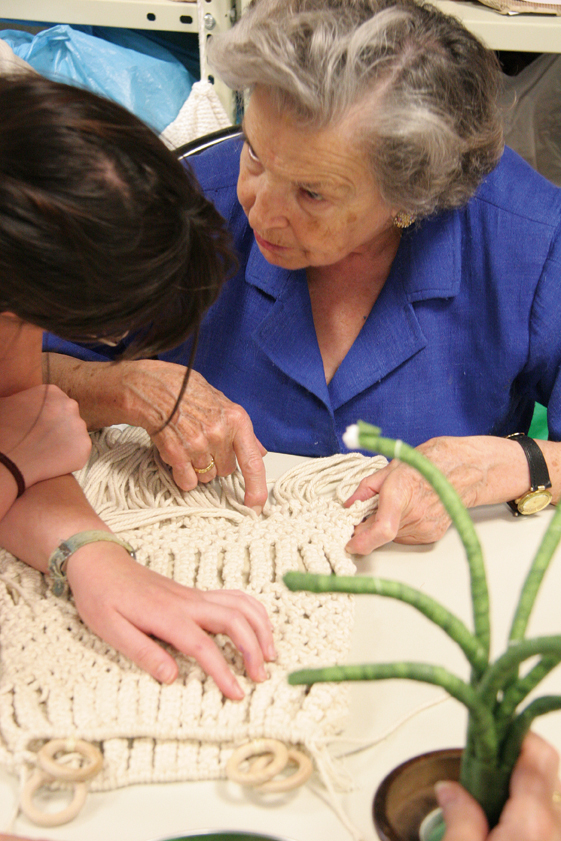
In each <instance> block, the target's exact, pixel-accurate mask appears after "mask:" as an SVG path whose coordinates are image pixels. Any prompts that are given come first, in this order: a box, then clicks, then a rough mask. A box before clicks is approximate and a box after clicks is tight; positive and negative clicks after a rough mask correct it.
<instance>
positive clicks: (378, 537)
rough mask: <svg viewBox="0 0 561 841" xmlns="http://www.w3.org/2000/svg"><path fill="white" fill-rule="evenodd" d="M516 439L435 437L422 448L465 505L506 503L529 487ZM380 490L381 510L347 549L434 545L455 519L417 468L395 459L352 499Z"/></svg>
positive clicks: (367, 480)
mask: <svg viewBox="0 0 561 841" xmlns="http://www.w3.org/2000/svg"><path fill="white" fill-rule="evenodd" d="M514 444H516V442H515V441H510V440H506V439H504V438H496V437H493V436H491V435H479V436H471V437H465V438H452V437H441V438H432V439H431V440H430V441H427V442H426V443H424V444H421V445H420V446H419V447H417V449H418V450H419V452H421V453H423V455H425V456H426V457H427V458H428V459H430V460H431V461H432V462H433V464H435V465H436V466H437V467H438V468H439V469H440V470H441V471H442V473H443V474H444V475H445V476H446V478H447V479H448V481H449V482H450V483H451V484H452V485H453V486H454V488H455V489H456V490H457V491H458V493H459V494H460V497H461V498H462V501H463V503H464V505H465V506H466V507H467V508H473V507H475V506H477V505H486V504H493V503H497V502H506V501H507V500H509V499H514V498H515V497H517V496H519V495H520V494H522V493H524V492H525V491H526V490H528V487H529V474H528V464H527V462H526V458H525V456H524V453H523V452H522V448H521V447H520V446H519V445H518V450H520V452H517V450H516V449H515V448H514V447H513V445H514ZM375 494H379V495H380V497H379V501H378V509H377V511H376V513H375V514H373V515H372V517H369V518H368V519H366V520H365V521H364V522H362V523H360V524H359V525H358V526H357V527H356V528H355V531H354V535H353V537H352V538H351V540H350V541H349V543H348V544H347V546H346V549H347V551H348V552H352V553H356V554H359V555H366V554H368V553H369V552H372V551H373V550H374V549H377V548H378V547H379V546H383V545H384V544H385V543H389V542H390V541H392V540H395V542H396V543H434V542H435V541H437V540H440V538H441V537H443V535H444V534H445V533H446V531H447V529H448V527H449V526H450V522H451V521H450V518H449V517H448V514H447V513H446V511H445V510H444V508H443V506H442V503H441V502H440V500H439V498H438V496H437V494H436V493H435V492H434V490H433V489H432V488H431V486H430V485H429V484H428V482H426V481H425V479H423V477H422V476H421V475H420V474H419V473H417V471H416V470H414V469H413V468H412V467H409V466H408V465H406V464H403V463H401V462H399V461H397V460H395V459H394V460H393V461H391V462H390V464H389V465H388V466H387V467H385V468H384V469H383V470H379V471H378V472H377V473H375V474H373V475H372V476H368V477H366V478H365V479H363V480H362V481H361V483H360V485H359V486H358V488H357V489H356V491H355V492H354V494H353V495H352V496H351V497H349V499H348V500H347V501H346V503H345V505H346V506H347V507H348V506H349V505H352V503H353V502H356V501H357V500H366V499H370V498H371V497H373V496H375Z"/></svg>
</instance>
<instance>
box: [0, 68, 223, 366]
mask: <svg viewBox="0 0 561 841" xmlns="http://www.w3.org/2000/svg"><path fill="white" fill-rule="evenodd" d="M0 114H1V119H0V311H10V312H13V313H15V314H16V315H17V316H18V317H19V318H21V319H22V320H23V321H26V322H29V323H31V324H35V325H37V326H39V327H42V328H44V329H46V330H50V331H51V332H53V333H55V334H57V335H59V336H61V337H62V338H65V339H69V340H73V341H80V340H86V339H88V338H90V339H91V338H113V337H118V336H120V335H122V334H123V333H125V332H127V331H131V332H132V334H133V340H132V342H131V344H130V345H129V347H128V348H127V350H126V351H125V353H124V356H125V357H129V358H130V357H132V356H139V355H143V356H150V355H154V354H156V353H158V352H160V351H163V350H165V349H168V348H171V347H174V346H176V345H178V344H179V343H180V342H182V341H183V340H184V339H185V338H186V337H187V336H188V335H189V334H190V333H192V332H193V331H196V329H197V326H198V324H199V322H200V319H201V317H202V315H203V313H204V312H205V310H206V309H207V308H208V307H209V306H210V304H212V303H213V301H214V300H215V299H216V297H217V295H218V292H219V290H220V286H221V284H222V281H223V279H224V277H225V276H226V275H227V274H228V273H229V272H230V271H231V270H232V269H233V266H234V262H235V261H234V258H233V256H232V253H231V251H230V238H229V235H228V233H227V231H226V228H225V223H224V220H223V219H222V217H221V216H220V215H219V214H218V212H217V211H216V210H215V208H214V207H213V205H212V204H211V203H210V202H209V201H208V200H207V199H206V198H205V197H204V196H203V194H202V192H201V190H200V188H199V186H198V184H197V182H196V180H195V179H194V177H193V176H192V175H191V174H190V173H188V172H187V171H186V170H185V169H184V167H183V166H182V165H181V164H180V163H179V161H178V160H177V159H176V157H175V155H174V154H173V152H171V151H170V150H169V149H167V148H166V146H165V145H164V144H163V143H162V142H161V141H160V140H159V139H158V137H157V136H156V135H155V134H154V133H153V132H152V131H151V130H150V129H149V128H148V127H147V126H145V125H144V124H143V123H142V122H141V121H140V120H139V119H137V118H136V117H135V116H134V115H132V114H130V113H129V112H128V111H126V110H125V109H123V108H122V107H121V106H119V105H117V104H115V103H114V102H111V101H109V100H105V99H102V98H101V97H98V96H97V95H95V94H93V93H90V92H88V91H85V90H81V89H78V88H75V87H71V86H68V85H64V84H61V83H58V82H53V81H50V80H48V79H45V78H43V77H40V76H37V75H34V74H23V75H17V76H12V77H10V78H6V77H4V78H0Z"/></svg>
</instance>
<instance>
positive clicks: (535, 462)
mask: <svg viewBox="0 0 561 841" xmlns="http://www.w3.org/2000/svg"><path fill="white" fill-rule="evenodd" d="M506 437H507V438H512V440H513V441H518V443H519V444H520V446H521V447H522V449H523V450H524V455H525V456H526V458H527V460H528V467H529V468H530V490H529V491H528V492H527V493H525V494H522V496H519V497H518V499H512V500H511V501H510V502H507V505H508V507H509V508H510V510H511V511H512V513H513V514H514V516H515V517H519V516H520V514H536V513H537V512H538V511H541V510H542V509H543V508H545V507H546V506H548V505H549V503H550V502H551V491H549V490H548V488H550V487H551V479H550V478H549V471H548V469H547V464H546V461H545V458H544V457H543V453H542V451H541V450H540V448H539V447H538V445H537V444H536V442H535V441H534V439H533V438H528V436H527V435H525V434H524V433H523V432H513V433H512V435H507V436H506Z"/></svg>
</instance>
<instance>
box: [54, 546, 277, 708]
mask: <svg viewBox="0 0 561 841" xmlns="http://www.w3.org/2000/svg"><path fill="white" fill-rule="evenodd" d="M67 573H68V582H69V584H70V587H71V589H72V593H73V595H74V601H75V603H76V608H77V610H78V612H79V614H80V616H81V618H82V619H83V621H84V622H85V623H86V624H87V625H88V626H89V627H90V628H91V629H92V631H94V632H95V633H96V634H98V635H99V636H100V637H101V638H102V639H104V640H105V641H106V642H108V643H110V645H112V646H114V647H115V648H117V649H118V650H119V651H121V652H122V653H123V654H125V655H126V656H127V657H129V658H130V659H131V660H132V661H133V662H134V663H136V664H137V665H138V666H140V668H142V669H144V670H145V671H147V672H148V673H149V674H151V675H152V677H154V678H155V679H156V680H158V681H160V682H161V683H172V682H173V681H174V680H175V678H176V677H177V671H178V670H177V664H176V662H175V660H174V658H173V657H172V655H171V654H169V653H168V652H167V651H165V650H164V649H163V648H162V646H161V645H159V644H158V642H156V640H155V639H154V638H156V639H158V640H162V641H164V642H167V643H170V644H171V645H173V647H174V648H176V649H177V650H178V651H180V652H182V653H183V654H185V655H186V656H188V657H193V658H194V659H195V660H196V661H197V662H198V663H199V665H200V666H201V668H202V669H204V671H205V672H207V673H208V674H209V675H211V676H212V677H213V678H214V680H215V681H216V684H217V686H218V687H219V689H220V690H221V691H222V692H223V693H224V695H226V696H227V697H228V698H232V699H234V700H240V699H241V698H243V695H244V693H243V690H242V688H241V686H240V684H239V683H238V681H237V680H236V678H235V676H234V674H233V673H232V672H231V671H230V668H229V667H228V664H227V663H226V660H225V659H224V657H223V655H222V653H221V652H220V649H219V648H218V646H217V645H216V643H215V642H214V641H213V640H212V639H211V637H210V636H209V634H226V635H227V636H229V637H230V639H231V640H232V642H233V643H234V645H235V646H236V648H237V649H238V650H239V651H240V653H241V654H242V656H243V660H244V665H245V668H246V671H247V673H248V675H249V677H251V678H252V679H253V680H254V681H258V682H261V681H263V680H265V679H266V678H267V673H266V670H265V662H266V661H269V660H274V659H275V656H276V654H275V648H274V643H273V635H272V630H271V623H270V621H269V618H268V616H267V612H266V610H265V608H264V607H263V605H262V604H261V603H260V602H259V601H257V599H255V598H253V597H252V596H250V595H247V594H246V593H243V592H241V591H237V590H212V591H202V590H195V589H193V588H191V587H183V586H182V585H180V584H178V583H177V582H175V581H173V580H171V579H169V578H166V577H165V576H162V575H159V574H158V573H156V572H153V571H152V570H149V569H147V568H146V567H143V566H142V565H140V564H138V563H137V562H136V561H134V560H133V559H132V558H131V557H130V556H129V555H128V553H127V552H126V551H125V550H124V549H122V548H121V547H120V546H117V545H116V544H111V543H90V544H88V545H87V546H83V547H82V548H81V549H79V550H78V551H77V552H75V553H74V554H73V555H72V556H71V558H70V560H69V562H68V568H67Z"/></svg>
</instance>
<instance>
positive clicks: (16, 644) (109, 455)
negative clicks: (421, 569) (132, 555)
mask: <svg viewBox="0 0 561 841" xmlns="http://www.w3.org/2000/svg"><path fill="white" fill-rule="evenodd" d="M93 445H94V446H93V452H92V457H91V459H90V461H89V464H88V465H87V466H86V467H85V468H84V469H83V470H82V471H81V472H80V473H79V474H77V478H78V480H79V481H80V483H81V485H82V487H83V488H84V491H85V493H86V495H87V497H88V499H89V500H90V502H91V503H92V505H93V506H94V508H95V509H96V510H97V511H98V513H99V514H100V515H101V516H102V517H103V519H104V520H105V522H106V523H108V525H109V526H110V527H111V528H112V529H113V530H114V531H115V532H117V533H119V535H121V536H122V537H124V538H125V539H126V540H127V541H129V542H130V543H131V544H132V545H133V546H134V547H135V548H136V549H137V556H138V561H139V563H142V564H146V565H147V566H150V567H151V568H152V569H154V570H156V571H158V572H160V573H163V574H164V575H167V576H170V577H172V578H174V579H175V580H176V581H179V582H180V583H182V584H185V585H188V586H197V587H200V588H204V589H215V588H220V587H227V588H240V589H243V590H246V591H248V592H250V593H252V594H253V595H254V596H256V597H257V598H259V599H260V600H261V601H262V602H263V604H264V605H265V607H266V608H267V610H268V613H269V616H270V617H271V620H272V623H273V626H274V634H275V644H276V648H277V652H278V660H277V661H276V662H275V663H273V664H270V666H269V667H268V669H269V672H270V678H269V680H267V681H265V682H264V683H262V684H258V685H256V684H253V683H252V682H251V681H250V680H249V679H248V678H247V677H246V676H245V674H244V671H243V663H242V660H241V657H240V655H239V654H238V652H237V651H236V650H235V649H234V647H233V645H232V644H231V642H230V641H229V640H228V639H226V638H222V637H219V638H217V642H218V644H219V645H220V647H221V649H222V651H223V652H224V654H225V656H226V658H227V660H228V662H229V663H230V664H231V666H232V668H233V669H234V670H235V672H236V674H237V676H238V679H239V681H240V683H241V684H242V686H243V688H244V691H245V692H246V697H245V699H244V700H243V701H241V702H232V701H229V700H227V699H225V698H224V697H223V696H222V694H221V693H220V691H219V690H218V688H217V687H216V685H215V683H214V681H213V680H212V679H211V678H209V677H207V676H206V675H205V674H204V673H203V671H202V670H201V669H200V667H199V666H198V665H197V664H196V663H195V662H194V661H193V660H191V659H189V658H186V657H183V656H179V657H178V663H179V678H178V679H177V680H176V682H175V683H174V684H172V685H171V686H162V685H160V684H159V683H157V682H156V681H155V680H153V679H152V678H151V677H149V676H148V675H147V674H146V673H144V672H142V671H141V670H140V669H139V668H137V667H136V666H134V665H133V664H132V663H131V662H130V661H129V660H128V659H127V658H125V657H124V656H122V655H121V654H119V653H118V652H117V651H115V650H114V649H113V648H111V646H109V645H107V644H106V643H104V642H103V641H102V640H101V639H100V638H99V637H97V636H96V635H94V634H93V633H91V632H90V631H89V629H88V628H87V627H86V626H85V625H84V624H83V623H82V622H81V620H80V619H79V617H78V615H77V613H76V610H75V608H74V605H73V602H72V600H70V601H67V600H64V599H59V598H56V597H55V596H53V595H52V593H51V592H50V590H49V588H48V586H47V582H46V580H45V578H44V576H43V575H41V574H40V573H38V572H36V571H35V570H33V569H31V568H30V567H28V566H27V565H25V564H23V563H21V562H19V561H17V560H16V559H15V558H13V556H11V555H9V554H8V553H7V552H0V669H1V673H0V764H2V765H3V766H5V767H7V768H8V769H9V770H11V771H13V772H14V773H17V772H20V773H21V772H22V770H25V769H29V768H30V767H32V766H33V763H34V758H35V757H36V752H37V750H38V748H40V747H41V745H42V744H43V743H44V742H45V741H47V740H49V739H57V738H69V737H70V738H71V737H76V738H78V737H79V738H81V739H85V740H87V741H90V742H93V743H95V744H97V745H99V746H100V748H101V750H102V752H103V757H104V763H103V769H102V772H101V773H100V774H99V776H98V777H96V778H95V779H94V780H93V781H92V784H91V789H92V790H97V791H100V790H108V789H112V788H116V787H119V786H124V785H129V784H133V783H153V782H164V781H178V780H202V779H213V778H219V777H222V776H224V769H225V764H226V762H227V760H228V757H229V756H230V754H231V753H232V750H233V749H234V748H235V747H236V746H238V745H240V744H243V743H245V742H247V741H248V740H250V739H253V738H261V737H266V738H267V737H268V738H276V739H280V740H282V741H284V742H287V743H294V744H300V745H304V746H305V747H306V748H307V749H308V751H309V752H310V753H311V754H312V755H313V756H315V757H316V759H317V757H318V756H319V755H320V754H321V753H322V751H323V749H324V746H325V745H326V743H328V742H329V740H330V738H331V737H333V736H334V735H336V734H337V733H338V732H340V730H341V728H342V726H343V723H344V719H345V715H346V711H347V688H346V686H345V685H342V684H337V685H333V684H317V685H315V686H313V687H311V689H309V690H308V689H307V688H306V687H301V686H294V687H291V686H289V685H288V684H287V681H286V676H287V674H288V673H289V672H290V671H292V670H294V669H296V668H301V667H303V666H318V665H324V664H331V663H336V662H341V661H342V660H344V659H345V657H346V655H347V652H348V649H349V641H350V633H351V628H352V621H353V603H352V597H350V596H347V595H332V594H325V595H316V594H311V593H290V592H289V591H288V590H287V589H286V588H285V586H284V584H283V583H282V576H283V574H284V573H285V572H286V571H288V570H292V569H302V570H309V571H312V572H327V573H330V572H335V573H337V574H345V575H349V574H353V573H354V571H355V567H354V564H353V562H352V560H351V559H350V558H349V556H348V555H347V554H346V553H345V551H344V548H343V547H344V546H345V544H346V542H347V540H348V539H349V538H350V536H351V534H352V531H353V527H354V525H355V524H356V523H357V522H359V521H360V520H361V519H362V518H363V517H364V516H365V514H366V513H368V512H370V511H372V510H373V507H374V506H373V503H372V502H370V503H357V504H355V505H354V506H352V508H350V509H345V508H343V506H342V502H343V501H344V500H345V499H346V498H348V496H349V495H350V493H351V492H352V490H354V488H355V487H356V485H357V484H358V482H359V481H360V479H361V478H362V477H363V476H365V475H368V474H369V473H372V472H373V471H374V470H376V469H378V468H379V467H381V466H382V465H383V464H385V460H384V459H381V458H375V459H369V458H366V457H364V456H361V455H359V454H351V455H347V456H333V457H331V458H327V459H316V460H314V461H311V462H306V463H304V464H303V465H301V466H300V465H299V466H297V467H296V468H294V469H292V470H291V471H289V472H288V473H286V474H285V475H284V476H283V477H282V478H281V479H280V480H279V481H278V482H277V483H276V485H275V486H274V489H273V491H272V494H271V498H270V501H269V502H268V503H267V505H266V507H265V510H264V512H263V514H262V515H260V516H258V515H257V514H255V512H253V511H251V510H250V509H248V508H246V507H245V506H244V505H243V480H242V477H241V476H240V475H239V474H234V475H233V476H231V477H228V478H226V479H215V480H214V481H213V482H211V483H210V484H208V485H199V487H198V488H197V489H196V490H194V491H192V492H190V493H185V494H184V493H181V492H180V491H178V490H177V488H176V487H175V485H174V483H173V481H172V480H171V478H170V475H169V473H168V470H167V468H166V467H165V466H164V465H162V464H161V463H160V462H159V459H158V457H157V456H155V454H154V452H155V451H154V449H153V447H152V446H151V444H150V440H149V438H148V436H147V435H146V434H145V433H144V432H143V431H142V430H139V429H133V428H128V429H126V430H124V431H120V430H117V429H110V430H105V431H103V432H102V433H99V434H97V435H96V436H94V439H93Z"/></svg>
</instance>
